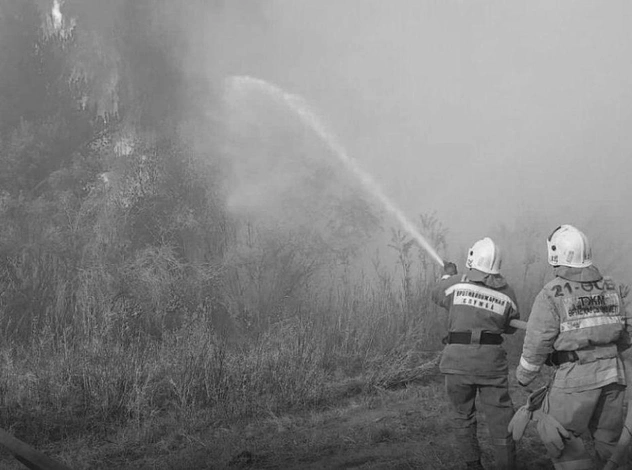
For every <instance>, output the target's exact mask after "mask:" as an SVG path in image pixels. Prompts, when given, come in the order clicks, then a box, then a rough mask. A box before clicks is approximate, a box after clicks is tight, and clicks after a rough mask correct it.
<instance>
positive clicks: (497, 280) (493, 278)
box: [465, 269, 507, 289]
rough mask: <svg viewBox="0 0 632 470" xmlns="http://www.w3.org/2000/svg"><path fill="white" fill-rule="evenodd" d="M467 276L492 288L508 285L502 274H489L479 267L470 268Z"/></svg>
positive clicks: (470, 279) (469, 279)
mask: <svg viewBox="0 0 632 470" xmlns="http://www.w3.org/2000/svg"><path fill="white" fill-rule="evenodd" d="M465 277H466V279H467V280H468V281H472V282H481V283H483V284H485V285H486V286H487V287H491V288H492V289H500V288H501V287H505V286H506V285H507V281H506V280H505V278H504V277H503V276H502V275H501V274H488V273H484V272H483V271H479V270H478V269H468V270H467V272H466V274H465Z"/></svg>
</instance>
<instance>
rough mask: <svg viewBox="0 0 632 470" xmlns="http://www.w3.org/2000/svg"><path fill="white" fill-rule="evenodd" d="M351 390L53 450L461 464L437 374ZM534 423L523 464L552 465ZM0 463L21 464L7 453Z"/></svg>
mask: <svg viewBox="0 0 632 470" xmlns="http://www.w3.org/2000/svg"><path fill="white" fill-rule="evenodd" d="M348 395H349V396H346V397H342V398H341V399H340V400H339V403H336V404H335V405H331V406H329V407H327V408H324V409H321V410H319V411H312V412H309V413H305V412H303V413H296V414H288V415H282V416H276V415H273V414H272V413H270V415H269V416H268V417H266V418H265V419H260V420H258V421H256V422H250V423H237V424H235V423H233V424H226V423H221V422H218V423H216V424H214V425H212V426H210V427H209V426H205V427H204V428H203V429H199V430H197V431H196V432H192V431H189V432H186V433H185V432H182V433H178V432H169V431H170V430H169V429H168V427H169V423H167V422H166V423H165V426H166V427H167V429H163V430H162V434H161V435H162V436H163V437H161V438H158V439H156V440H155V442H153V443H152V444H146V445H142V446H139V445H130V444H129V443H128V440H127V439H126V438H125V437H124V435H120V436H119V437H118V438H112V439H108V440H107V441H100V442H86V441H83V442H81V443H75V444H74V445H72V444H69V445H68V447H66V448H65V449H64V450H63V451H62V452H59V449H57V451H56V452H53V454H52V455H55V454H56V455H55V456H56V457H58V458H60V459H62V460H64V461H65V462H66V463H68V464H69V465H70V466H71V467H72V468H74V469H80V468H86V469H88V468H90V469H92V468H94V469H127V470H131V469H147V470H149V469H155V470H163V469H174V470H176V469H178V470H180V469H182V470H185V469H191V470H194V469H200V470H201V469H235V470H238V469H253V470H254V469H314V470H315V469H372V470H376V469H428V470H431V469H432V470H441V469H458V468H464V467H463V462H462V458H461V455H460V452H459V448H458V447H457V446H456V444H455V442H454V439H453V437H452V436H451V435H450V432H449V426H448V423H449V407H448V403H447V401H446V399H445V395H444V392H443V379H442V377H441V376H440V375H435V376H432V377H430V378H429V379H428V380H426V382H425V383H423V384H413V385H409V386H407V387H404V388H401V389H399V390H390V391H384V390H372V391H366V390H364V391H358V390H355V391H354V390H353V387H350V392H349V394H348ZM512 397H513V399H514V402H515V404H517V405H521V404H523V403H524V402H525V400H526V393H525V392H524V391H522V390H518V389H516V388H515V387H512ZM534 427H535V426H534V425H530V426H529V428H528V429H527V433H526V435H525V437H524V438H523V440H522V441H521V442H520V443H519V445H518V460H519V462H520V465H521V466H520V468H522V469H548V468H552V466H550V465H549V463H548V461H547V459H546V458H545V457H544V456H545V450H544V447H543V446H542V445H541V444H540V442H539V439H538V438H537V437H536V435H535V429H534ZM174 429H175V427H174ZM479 435H480V441H481V445H482V449H483V464H484V465H485V466H486V468H493V467H492V466H491V458H492V456H491V450H490V447H489V437H488V434H487V430H486V427H485V420H484V418H483V419H481V420H480V421H479ZM165 436H169V437H165ZM42 450H44V451H45V449H42ZM0 468H1V469H5V468H6V469H18V468H24V467H22V466H21V464H19V463H17V462H16V461H15V460H13V459H11V458H10V457H9V456H5V458H3V459H0Z"/></svg>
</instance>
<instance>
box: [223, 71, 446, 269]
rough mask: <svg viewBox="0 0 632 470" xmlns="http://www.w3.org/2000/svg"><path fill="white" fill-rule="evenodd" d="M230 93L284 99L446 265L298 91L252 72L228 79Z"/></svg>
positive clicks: (374, 195)
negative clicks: (281, 87) (253, 92)
mask: <svg viewBox="0 0 632 470" xmlns="http://www.w3.org/2000/svg"><path fill="white" fill-rule="evenodd" d="M227 88H228V90H227V91H228V93H229V97H231V96H232V97H236V96H235V95H238V96H239V95H240V94H245V93H248V92H250V91H257V92H261V93H265V94H266V95H269V96H270V97H272V98H274V99H277V100H279V101H281V102H284V103H285V104H286V105H287V106H288V107H289V108H290V109H291V110H292V111H293V112H294V113H295V114H296V115H297V116H298V117H299V118H300V119H301V121H302V122H303V123H304V124H305V125H306V126H307V127H309V128H310V129H312V130H313V131H314V132H315V133H316V134H317V135H318V136H319V137H320V138H321V139H322V140H323V142H325V143H326V144H327V145H328V146H329V149H330V150H331V151H332V153H333V154H334V155H335V156H336V157H337V158H338V160H340V162H341V163H342V164H343V165H344V166H345V167H346V168H347V170H349V171H350V172H351V173H352V174H353V175H354V176H355V177H356V178H357V179H358V181H359V182H360V183H361V184H362V187H363V189H364V190H365V191H366V192H367V193H369V194H370V195H371V196H373V197H374V198H375V199H376V200H377V201H379V202H380V204H381V205H382V207H383V208H384V209H386V210H387V211H388V212H389V213H390V214H391V215H392V216H393V217H395V219H397V221H398V222H399V223H400V225H401V226H402V228H403V229H404V230H405V231H406V232H407V233H408V234H409V235H410V236H411V237H412V238H413V239H414V240H415V241H416V242H417V243H418V244H419V245H420V246H421V247H422V248H423V249H424V250H426V252H427V253H428V254H429V255H430V256H431V257H432V259H434V260H435V261H436V262H437V263H438V264H439V265H440V266H443V260H442V259H441V257H440V256H439V255H438V254H437V252H436V251H435V250H434V248H433V247H432V246H431V245H430V243H428V241H427V240H426V239H425V238H424V237H423V236H422V235H421V234H420V233H419V231H418V230H417V229H416V228H415V226H414V225H413V224H412V223H411V222H410V220H408V218H407V217H406V215H405V214H404V213H403V212H402V211H401V210H400V209H399V208H398V207H397V206H396V205H395V204H394V203H393V202H392V201H391V200H390V199H389V198H388V197H387V196H386V194H384V191H382V189H381V187H380V186H379V185H378V184H377V182H376V181H375V180H374V179H373V178H372V177H371V175H370V174H369V173H367V172H366V171H364V170H363V169H362V168H360V166H359V165H358V164H357V163H356V161H355V160H354V159H353V158H351V157H350V156H349V154H348V153H347V151H346V150H345V148H344V147H343V146H342V145H341V144H340V143H339V142H338V141H337V139H336V138H335V137H334V135H333V134H332V133H331V132H329V131H328V130H327V128H326V127H325V125H324V124H323V123H322V121H321V120H320V119H319V118H318V116H317V115H316V114H315V113H314V112H313V111H312V110H310V108H309V106H308V105H307V103H305V101H304V100H303V99H302V98H300V97H299V96H296V95H291V94H289V93H286V92H284V91H283V90H282V89H280V88H279V87H276V86H274V85H272V84H271V83H269V82H266V81H265V80H261V79H259V78H254V77H250V76H235V77H230V78H229V79H228V81H227Z"/></svg>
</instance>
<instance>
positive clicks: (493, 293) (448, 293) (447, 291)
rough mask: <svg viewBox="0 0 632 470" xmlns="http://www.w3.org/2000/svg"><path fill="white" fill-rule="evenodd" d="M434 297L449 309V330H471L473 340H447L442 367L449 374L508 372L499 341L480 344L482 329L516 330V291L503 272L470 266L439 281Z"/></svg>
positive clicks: (492, 375)
mask: <svg viewBox="0 0 632 470" xmlns="http://www.w3.org/2000/svg"><path fill="white" fill-rule="evenodd" d="M432 298H433V300H434V302H435V303H437V304H438V305H440V306H441V307H444V308H445V309H447V310H448V332H450V333H467V332H470V333H472V343H470V344H446V346H445V348H444V350H443V354H442V356H441V363H440V364H439V368H440V370H441V372H443V373H446V374H465V375H480V376H486V377H496V376H499V375H506V374H507V373H508V367H507V354H506V352H505V349H504V348H503V347H502V345H500V344H480V342H479V341H478V339H479V338H480V335H481V333H482V332H487V333H492V334H498V335H500V334H502V333H509V334H511V333H514V332H515V331H516V330H515V328H512V327H510V326H509V322H510V321H511V320H513V319H518V318H519V316H520V314H519V312H518V307H517V302H516V295H515V293H514V291H513V289H511V287H509V286H508V285H507V282H506V281H505V279H504V278H503V277H502V276H501V275H484V274H483V273H481V272H479V271H476V270H474V269H471V270H469V271H468V273H467V274H465V275H454V276H450V277H446V278H444V279H442V280H440V281H439V282H438V283H437V286H436V287H435V289H434V291H433V295H432Z"/></svg>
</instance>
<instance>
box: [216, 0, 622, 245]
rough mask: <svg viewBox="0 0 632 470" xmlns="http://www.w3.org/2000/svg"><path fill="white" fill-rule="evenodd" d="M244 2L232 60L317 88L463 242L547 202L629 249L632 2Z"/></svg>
mask: <svg viewBox="0 0 632 470" xmlns="http://www.w3.org/2000/svg"><path fill="white" fill-rule="evenodd" d="M232 15H233V16H232V17H231V18H230V21H228V23H227V24H228V25H229V26H228V27H227V28H230V31H232V34H233V36H232V37H233V38H236V39H235V41H236V43H238V44H239V45H240V47H238V48H234V52H233V53H232V55H231V58H230V59H228V58H227V59H226V64H225V68H224V69H223V70H225V71H226V73H233V74H248V75H252V76H256V77H258V78H261V79H263V80H267V81H269V82H271V83H274V84H275V85H277V86H279V87H281V88H282V89H283V90H286V91H287V92H289V93H293V94H298V95H300V96H302V97H303V98H304V99H305V100H306V101H307V102H308V103H309V104H310V106H311V107H312V108H313V109H315V110H317V111H318V113H319V115H320V116H321V117H322V118H323V120H324V121H325V122H326V123H327V125H328V126H329V129H330V130H331V131H332V132H333V133H334V134H335V135H336V136H337V137H338V139H339V141H340V142H341V143H342V144H343V145H344V146H345V148H346V149H347V151H348V153H349V154H350V155H351V156H352V157H353V158H354V159H355V160H356V161H357V162H358V164H359V165H360V166H361V167H362V168H363V169H364V170H365V171H367V172H368V173H370V174H371V175H373V177H374V179H375V180H376V181H377V182H378V183H379V184H380V185H381V186H382V189H383V191H384V193H385V194H387V195H388V196H389V197H390V198H391V199H392V200H393V202H394V203H395V204H396V205H397V206H398V207H400V208H401V209H402V210H403V211H404V212H405V213H406V214H407V215H408V216H410V217H411V218H414V217H416V216H417V215H418V214H420V213H430V212H434V211H436V213H437V215H438V217H439V218H440V220H442V222H443V223H444V225H445V226H447V227H448V229H449V231H450V240H451V242H452V243H453V244H454V245H455V246H464V245H467V244H471V242H472V241H474V240H476V239H478V238H481V237H483V236H485V235H487V234H488V233H489V232H490V230H492V229H493V228H494V227H497V226H498V225H499V224H504V225H507V226H509V227H512V226H514V225H515V224H519V220H520V219H521V218H523V217H524V215H525V214H526V213H536V214H538V215H539V216H541V217H542V218H543V219H544V220H545V221H546V223H550V224H551V230H552V229H553V228H555V227H556V226H557V225H560V224H562V223H572V224H575V225H577V226H578V227H579V228H580V229H582V230H584V231H585V232H586V233H587V234H588V235H589V237H591V236H594V237H596V238H598V237H601V238H603V236H604V235H603V234H607V235H606V238H608V237H609V238H608V240H609V242H610V241H612V240H620V243H621V246H626V247H628V248H629V246H628V245H629V242H628V241H627V240H629V239H632V210H631V209H630V208H629V201H631V200H632V189H631V187H630V184H629V179H630V177H631V176H632V162H630V159H629V156H630V155H631V154H632V132H630V127H631V126H632V29H631V28H630V27H629V24H631V20H632V3H630V2H627V1H623V0H617V1H610V2H600V1H585V0H576V1H561V0H560V1H554V2H552V1H550V0H530V1H529V2H524V1H518V0H511V1H509V0H504V1H500V0H489V1H482V0H467V1H465V0H441V1H439V0H432V1H431V0H425V1H419V0H392V1H388V2H385V1H383V0H336V1H334V0H329V1H327V0H298V1H297V0H269V1H268V2H263V7H260V9H258V10H257V11H256V12H255V13H252V12H248V11H247V8H246V7H244V8H241V9H237V10H236V11H233V13H232ZM232 44H233V45H234V44H235V42H233V43H232Z"/></svg>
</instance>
